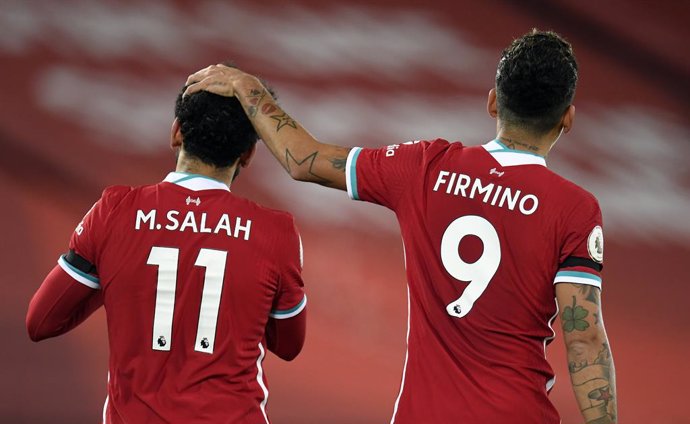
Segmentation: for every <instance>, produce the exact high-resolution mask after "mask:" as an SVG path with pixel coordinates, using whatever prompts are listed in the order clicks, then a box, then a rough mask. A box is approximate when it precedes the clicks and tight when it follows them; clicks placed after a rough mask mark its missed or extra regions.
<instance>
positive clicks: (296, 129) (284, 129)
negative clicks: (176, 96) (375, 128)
mask: <svg viewBox="0 0 690 424" xmlns="http://www.w3.org/2000/svg"><path fill="white" fill-rule="evenodd" d="M187 85H188V88H187V91H186V92H185V95H190V94H193V93H196V92H198V91H201V90H204V91H208V92H210V93H215V94H218V95H221V96H227V97H231V96H235V97H236V98H237V99H238V100H239V101H240V103H241V104H242V106H243V108H244V110H245V112H246V113H247V116H248V117H249V119H250V120H251V122H252V124H253V125H254V128H256V131H257V133H258V134H259V137H261V139H262V140H263V141H264V143H265V144H266V146H267V147H268V149H269V150H270V151H271V153H272V154H273V156H275V157H276V159H278V161H279V162H280V163H281V165H283V168H285V170H286V171H287V172H288V173H289V174H290V176H291V177H292V178H293V179H295V180H300V181H309V182H314V183H318V184H321V185H324V186H327V187H333V188H337V189H340V190H346V189H347V186H346V181H345V164H346V161H347V156H348V153H349V152H350V150H351V149H350V148H349V147H341V146H335V145H331V144H325V143H321V142H319V141H318V140H316V139H315V138H314V137H313V136H312V135H311V134H309V132H308V131H307V130H306V129H305V128H304V127H302V126H301V125H300V124H299V123H298V122H297V121H295V120H294V119H292V117H290V116H289V115H288V114H287V113H286V112H285V111H284V110H283V109H282V108H281V107H280V106H278V104H277V103H276V101H275V100H274V99H273V97H272V96H271V94H270V93H269V92H268V90H267V89H266V87H264V86H263V84H262V83H261V82H260V81H259V80H258V79H257V78H255V77H253V76H251V75H249V74H246V73H244V72H242V71H240V70H239V69H236V68H230V67H227V66H224V65H213V66H210V67H208V68H206V69H203V70H201V71H199V72H197V73H195V74H193V75H191V76H190V77H189V79H188V80H187Z"/></svg>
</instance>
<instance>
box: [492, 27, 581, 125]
mask: <svg viewBox="0 0 690 424" xmlns="http://www.w3.org/2000/svg"><path fill="white" fill-rule="evenodd" d="M576 85H577V61H576V59H575V54H574V53H573V48H572V46H571V45H570V43H568V42H567V41H565V40H564V39H563V38H562V37H561V36H559V35H558V34H556V33H555V32H551V31H538V30H537V29H533V30H532V31H531V32H529V33H527V34H525V35H523V36H522V37H520V38H518V39H516V40H514V41H513V42H512V43H511V44H510V46H508V47H507V48H506V49H505V50H503V53H502V55H501V60H500V62H499V63H498V69H497V70H496V97H497V106H498V115H499V117H500V118H501V120H502V121H504V122H505V123H507V124H509V125H515V126H519V127H523V128H525V129H527V130H529V131H531V132H533V133H534V134H537V135H542V134H545V133H547V132H549V131H550V130H552V129H553V128H554V127H555V126H556V125H558V122H559V121H560V119H561V117H562V116H563V114H564V113H565V111H566V110H567V108H568V106H570V104H571V103H572V101H573V97H574V96H575V86H576Z"/></svg>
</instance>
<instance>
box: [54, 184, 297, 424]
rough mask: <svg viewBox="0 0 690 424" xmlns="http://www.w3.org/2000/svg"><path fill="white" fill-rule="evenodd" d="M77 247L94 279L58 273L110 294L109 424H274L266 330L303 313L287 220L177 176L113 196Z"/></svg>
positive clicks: (87, 222) (84, 228) (80, 232)
mask: <svg viewBox="0 0 690 424" xmlns="http://www.w3.org/2000/svg"><path fill="white" fill-rule="evenodd" d="M70 249H73V250H75V252H76V253H77V254H79V255H80V256H82V257H83V258H84V259H86V260H87V261H89V262H90V263H92V264H93V265H95V267H96V272H95V273H92V274H85V273H84V272H81V271H79V270H78V269H77V268H76V267H74V266H72V265H70V263H68V262H67V261H65V259H64V257H63V258H60V260H59V261H58V262H59V264H60V265H61V266H62V268H63V269H64V270H65V271H66V272H67V273H68V274H70V275H71V276H72V277H74V278H75V279H76V280H77V281H79V282H81V283H83V284H86V285H88V286H90V287H93V288H96V289H101V290H103V294H104V306H105V309H106V316H107V320H108V336H109V342H110V361H109V381H108V399H107V400H106V405H105V407H104V413H103V414H104V417H103V420H104V422H105V423H106V424H119V423H190V424H191V423H228V424H229V423H233V424H235V423H248V424H257V423H268V422H269V420H268V418H267V416H266V402H267V397H268V389H267V384H266V377H265V375H264V373H263V370H262V365H261V363H262V361H263V359H264V356H265V351H266V347H265V339H264V332H265V328H266V324H267V321H268V319H269V316H271V317H274V318H289V317H292V316H295V315H297V314H299V313H300V312H301V311H302V310H303V309H304V306H305V304H306V297H305V294H304V290H303V283H302V278H301V267H302V265H301V255H302V251H301V242H300V239H299V235H298V233H297V231H296V229H295V225H294V222H293V219H292V216H291V215H289V214H288V213H285V212H279V211H274V210H270V209H267V208H264V207H261V206H259V205H257V204H256V203H254V202H251V201H249V200H246V199H243V198H240V197H237V196H235V195H233V194H232V193H231V192H230V190H229V189H228V187H227V186H226V185H225V184H223V183H221V182H219V181H216V180H212V179H210V178H207V177H204V176H200V175H192V174H183V173H175V172H173V173H170V174H169V175H168V176H167V178H166V179H165V180H164V181H163V182H161V183H159V184H156V185H151V186H144V187H138V188H131V187H122V186H116V187H110V188H108V189H106V190H105V191H104V192H103V196H102V197H101V199H100V200H99V201H98V202H97V203H96V204H95V205H94V207H93V208H92V209H91V210H90V211H89V212H88V213H87V215H86V216H85V218H84V220H83V221H82V222H81V223H80V224H79V226H78V227H77V229H76V231H75V233H74V234H73V236H72V239H71V241H70Z"/></svg>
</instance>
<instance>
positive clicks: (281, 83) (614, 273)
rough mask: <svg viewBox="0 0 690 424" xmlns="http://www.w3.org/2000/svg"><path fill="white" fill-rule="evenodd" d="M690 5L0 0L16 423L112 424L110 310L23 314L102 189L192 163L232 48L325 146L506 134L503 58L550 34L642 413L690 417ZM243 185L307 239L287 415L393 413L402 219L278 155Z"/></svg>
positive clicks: (628, 415)
mask: <svg viewBox="0 0 690 424" xmlns="http://www.w3.org/2000/svg"><path fill="white" fill-rule="evenodd" d="M689 9H690V4H689V3H687V2H682V1H679V2H671V1H669V2H665V3H655V4H654V5H653V6H652V5H651V4H650V3H648V2H645V1H641V0H638V1H632V2H631V1H622V0H613V1H608V2H605V3H602V2H596V3H593V2H578V1H576V0H561V1H557V2H551V1H546V0H544V1H542V0H528V1H522V2H511V1H501V0H486V1H484V2H471V3H470V2H462V1H460V2H447V1H442V0H428V1H426V2H423V5H419V4H418V3H416V2H413V1H411V0H401V1H396V2H389V1H386V0H357V1H349V2H337V1H332V0H329V1H317V0H300V1H297V2H291V3H289V4H285V3H282V2H278V1H277V0H271V1H263V2H260V3H259V2H249V1H236V2H220V1H211V0H205V1H195V2H192V1H162V0H157V1H146V2H144V1H143V0H142V1H114V0H113V1H99V2H92V1H77V0H69V1H67V0H65V1H56V2H51V3H48V2H39V1H18V0H17V1H15V0H10V1H3V3H2V5H0V76H1V78H0V88H1V89H2V91H1V93H2V100H1V101H0V199H2V200H3V202H4V205H3V207H2V209H1V210H2V212H1V213H2V219H0V230H1V234H2V244H1V246H0V249H1V250H0V265H1V266H2V269H4V270H5V271H4V273H3V276H2V279H1V280H0V281H1V285H0V288H1V289H2V296H0V302H1V303H0V306H1V307H0V331H2V333H1V334H2V335H3V349H1V350H0V352H1V353H0V355H1V356H0V364H1V365H0V366H1V367H2V371H1V372H0V376H1V377H0V384H1V386H0V421H1V422H3V423H13V424H14V423H31V424H33V423H48V422H50V423H53V424H61V423H98V422H99V420H100V415H101V408H102V404H103V400H104V399H105V383H106V373H107V352H108V346H107V339H106V335H105V319H104V318H105V316H104V313H103V311H102V310H101V311H99V312H98V313H96V314H95V315H94V316H93V317H92V319H90V320H89V321H88V322H87V323H85V324H84V325H83V326H82V327H80V328H78V329H77V330H75V331H74V332H72V333H70V334H69V335H67V336H64V337H61V338H58V339H52V340H48V341H45V342H42V343H40V344H33V343H31V342H30V341H29V340H28V336H27V335H26V331H25V329H24V315H25V313H26V308H27V304H28V301H29V299H30V297H31V295H32V294H33V292H34V291H35V290H36V288H37V287H38V285H39V284H40V282H41V280H42V278H43V277H44V275H45V274H46V273H47V272H48V271H49V270H50V269H51V268H52V267H53V265H54V263H55V261H56V260H57V257H58V255H59V254H60V253H62V252H63V251H64V250H65V249H66V246H67V241H68V237H69V235H70V233H71V232H72V230H73V228H74V227H75V225H76V224H77V223H78V222H79V221H80V219H81V217H82V215H83V214H84V213H85V212H86V211H87V210H88V209H89V207H90V206H91V204H92V203H93V202H94V201H95V200H96V199H98V197H99V195H100V192H101V190H102V189H103V188H104V187H106V186H108V185H112V184H131V185H138V184H148V183H152V182H156V181H159V180H161V179H162V178H163V177H164V176H165V174H166V173H167V172H168V171H169V170H171V169H172V167H173V165H174V158H173V157H172V153H171V152H170V150H169V148H168V137H169V128H170V124H171V121H172V107H173V102H174V99H175V95H176V94H177V91H178V90H179V88H180V87H181V85H182V84H183V83H184V81H185V79H186V76H187V75H188V74H190V73H192V72H193V71H195V70H197V69H198V68H202V67H205V66H207V65H208V64H211V63H217V62H220V61H224V60H226V59H228V58H230V59H233V60H234V61H235V62H236V63H237V64H238V65H240V66H241V67H243V68H245V69H247V70H248V71H251V72H254V73H258V74H260V75H261V76H263V77H265V78H266V79H267V80H268V81H270V82H271V83H272V85H273V86H274V87H275V89H276V90H277V91H278V93H279V95H280V99H281V102H282V104H283V106H284V107H285V108H286V109H287V110H288V111H290V112H291V113H292V114H293V115H294V116H295V117H296V118H297V119H299V120H300V121H301V122H302V123H303V124H304V125H305V126H306V127H307V128H309V129H310V130H311V131H312V132H313V133H314V134H315V135H316V136H317V137H319V138H320V139H322V140H324V141H328V142H332V143H338V144H343V145H366V146H378V145H386V144H393V143H399V142H404V141H408V140H413V139H420V138H435V137H445V138H448V139H451V140H457V139H460V140H462V141H463V142H465V143H467V144H479V143H483V142H485V141H487V140H489V139H491V138H493V135H494V122H493V121H492V120H491V119H490V118H489V116H488V115H487V114H486V112H485V102H486V94H487V92H488V90H489V89H490V88H491V87H492V85H493V78H494V72H495V66H496V63H497V60H498V58H499V56H500V51H501V49H502V48H503V47H505V46H506V45H507V44H508V43H509V42H510V41H511V40H512V38H514V37H517V36H519V35H521V34H523V33H524V32H526V31H528V30H529V29H531V28H532V27H539V28H542V29H553V30H556V31H558V32H560V33H562V34H563V35H565V36H566V37H567V38H568V39H569V40H570V41H571V43H572V44H573V45H574V47H575V51H576V54H577V56H578V59H579V62H580V85H579V90H578V93H577V98H576V101H575V104H576V106H577V115H576V122H575V127H574V130H573V131H572V132H571V133H570V134H568V135H567V136H564V137H563V139H562V140H561V141H560V142H559V144H558V146H557V148H556V150H555V151H554V153H553V154H552V155H551V156H552V157H550V158H549V160H548V162H549V166H550V167H551V168H552V169H554V170H556V171H557V172H559V173H562V174H563V175H565V176H567V177H568V178H571V179H572V180H574V181H575V182H577V183H578V184H580V185H582V186H584V187H585V188H587V189H588V190H590V191H592V192H593V193H594V194H595V195H596V196H597V197H598V198H599V200H600V202H601V205H602V209H603V213H604V221H605V228H606V234H607V245H606V246H607V247H606V266H605V270H604V279H605V280H604V292H603V298H604V314H605V320H606V326H607V329H608V332H609V337H610V341H611V344H612V348H613V352H614V357H615V362H616V368H617V377H618V392H619V393H618V395H619V409H620V416H621V423H630V424H635V423H640V424H642V423H645V424H648V423H652V424H653V423H660V424H680V423H690V408H688V406H687V397H688V390H687V388H686V384H687V381H688V380H690V368H689V366H688V356H689V352H690V341H689V338H688V332H689V331H688V326H689V325H690V314H689V313H688V311H687V307H686V304H687V298H688V295H689V294H690V290H689V289H688V279H687V277H686V276H685V273H684V271H683V269H684V265H685V261H686V260H687V259H686V258H687V257H688V256H689V255H690V215H689V212H688V211H689V210H690V165H688V160H689V159H690V144H689V142H688V136H689V135H690V134H689V131H688V119H687V116H688V112H690V107H689V106H690V103H689V101H688V93H690V90H689V87H688V85H689V84H688V82H689V81H690V61H688V59H687V46H686V44H687V39H688V37H690V30H688V25H687V22H688V19H689V18H690V12H689ZM257 156H258V157H257V158H256V160H255V163H254V165H253V166H252V167H251V168H250V169H249V170H247V171H246V172H243V174H242V177H241V178H240V179H239V180H238V182H237V184H236V186H233V190H234V191H236V192H238V193H240V194H242V195H244V196H247V197H250V198H252V199H254V200H257V201H259V202H261V203H264V204H266V205H268V206H271V207H275V208H281V209H285V210H288V211H291V212H292V213H293V214H294V215H295V216H296V219H297V222H298V225H299V226H300V229H301V231H302V238H303V241H304V248H305V270H304V274H305V281H306V284H307V291H308V294H309V301H310V306H309V307H310V312H309V328H308V337H307V344H306V346H305V349H304V351H303V353H302V355H301V356H300V357H299V358H298V359H297V360H295V361H294V362H293V363H283V362H281V361H279V360H277V359H276V358H274V357H269V358H268V359H267V362H266V369H267V374H268V377H269V382H270V389H271V391H270V398H269V404H268V405H269V414H270V416H271V417H272V420H273V422H275V423H278V424H280V423H286V424H297V423H332V424H341V423H342V424H358V423H385V422H388V421H389V420H390V414H391V412H392V408H393V403H394V401H395V398H396V396H397V393H398V389H399V382H400V376H401V372H402V367H403V360H404V354H405V325H406V324H405V323H406V289H405V275H404V268H403V260H402V249H401V243H400V236H399V233H398V229H397V224H396V222H395V219H394V216H393V214H392V213H390V212H388V211H387V210H385V209H383V208H380V207H376V206H373V205H368V204H361V203H355V202H350V201H348V200H347V196H346V194H345V193H341V192H334V191H330V190H327V189H324V188H321V187H317V186H311V185H306V184H300V183H296V182H293V181H291V180H289V179H288V177H287V176H286V175H285V174H284V172H283V171H282V169H281V168H280V167H279V165H278V164H277V163H276V162H274V161H273V159H272V158H271V157H270V155H269V154H268V152H267V151H266V149H265V148H263V146H262V147H261V148H260V149H259V154H258V155H257ZM548 356H549V359H550V361H551V363H552V364H553V366H554V369H555V370H556V373H557V375H558V380H557V384H556V388H555V389H554V391H553V392H552V399H553V400H554V402H555V403H556V405H557V407H558V408H559V410H560V411H561V413H562V416H563V424H575V423H581V418H580V416H579V413H578V410H577V407H576V405H575V401H574V396H573V395H572V392H571V389H570V384H569V381H568V373H567V369H566V367H565V354H564V349H563V346H562V341H561V338H560V334H559V335H558V337H557V339H556V340H555V341H554V342H553V343H552V344H551V346H550V348H549V353H548Z"/></svg>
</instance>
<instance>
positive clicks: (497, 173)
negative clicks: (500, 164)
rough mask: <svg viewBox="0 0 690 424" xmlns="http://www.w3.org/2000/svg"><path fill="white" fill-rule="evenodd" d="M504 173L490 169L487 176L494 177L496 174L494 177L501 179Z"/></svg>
mask: <svg viewBox="0 0 690 424" xmlns="http://www.w3.org/2000/svg"><path fill="white" fill-rule="evenodd" d="M505 173H506V172H505V171H497V170H496V168H491V170H490V171H489V175H494V174H496V175H498V176H499V177H502V176H503V174H505Z"/></svg>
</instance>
